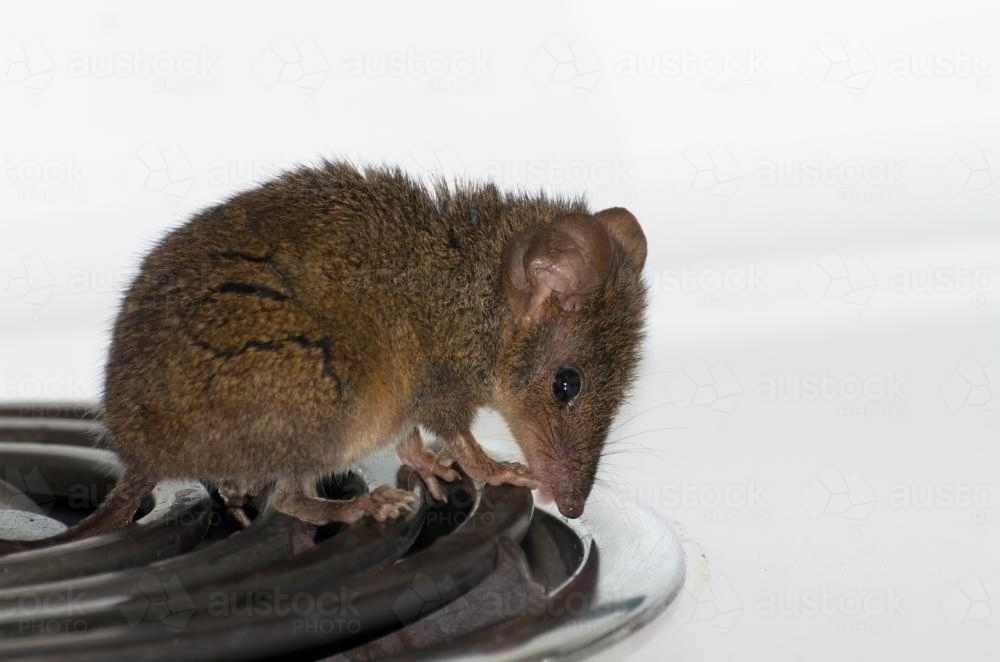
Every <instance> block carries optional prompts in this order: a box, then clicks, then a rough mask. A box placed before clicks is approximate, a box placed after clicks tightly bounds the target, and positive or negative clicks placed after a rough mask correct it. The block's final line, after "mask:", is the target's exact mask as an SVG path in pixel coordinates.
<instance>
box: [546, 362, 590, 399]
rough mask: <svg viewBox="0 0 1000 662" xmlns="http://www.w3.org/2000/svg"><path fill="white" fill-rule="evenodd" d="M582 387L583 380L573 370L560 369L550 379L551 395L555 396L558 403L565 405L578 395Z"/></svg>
mask: <svg viewBox="0 0 1000 662" xmlns="http://www.w3.org/2000/svg"><path fill="white" fill-rule="evenodd" d="M582 385H583V379H582V378H581V377H580V373H578V372H577V371H576V370H574V369H573V368H560V369H559V372H557V373H556V376H555V377H553V378H552V395H554V396H556V400H558V401H559V402H562V403H563V404H567V403H569V402H572V401H573V400H574V399H575V398H576V396H578V395H580V387H581V386H582Z"/></svg>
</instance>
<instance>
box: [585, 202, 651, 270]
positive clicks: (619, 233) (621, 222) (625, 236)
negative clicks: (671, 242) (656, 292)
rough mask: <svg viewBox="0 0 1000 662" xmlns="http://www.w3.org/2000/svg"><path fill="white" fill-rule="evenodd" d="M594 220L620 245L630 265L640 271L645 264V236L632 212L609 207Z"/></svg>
mask: <svg viewBox="0 0 1000 662" xmlns="http://www.w3.org/2000/svg"><path fill="white" fill-rule="evenodd" d="M595 218H596V219H597V220H598V221H600V222H601V224H602V225H603V226H604V228H605V229H606V230H607V231H608V234H610V235H611V236H612V237H614V238H615V240H616V241H617V242H618V243H619V244H621V245H622V247H623V248H624V249H625V253H626V254H627V255H628V256H629V261H630V262H631V263H632V265H633V266H635V268H636V269H638V270H639V271H642V266H643V265H644V264H646V235H645V234H643V232H642V228H641V227H639V221H638V220H636V218H635V216H633V215H632V212H630V211H629V210H627V209H625V208H624V207H611V208H610V209H605V210H604V211H602V212H599V213H598V214H596V215H595Z"/></svg>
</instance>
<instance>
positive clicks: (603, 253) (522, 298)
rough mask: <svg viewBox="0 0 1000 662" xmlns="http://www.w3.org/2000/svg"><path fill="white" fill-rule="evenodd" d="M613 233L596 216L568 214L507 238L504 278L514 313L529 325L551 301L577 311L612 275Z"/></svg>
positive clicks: (523, 326) (521, 325) (524, 325)
mask: <svg viewBox="0 0 1000 662" xmlns="http://www.w3.org/2000/svg"><path fill="white" fill-rule="evenodd" d="M610 260H611V238H610V236H609V234H608V231H607V229H606V228H605V227H604V224H603V223H601V222H600V221H599V220H597V219H596V218H594V217H593V216H586V215H583V214H570V215H567V216H562V217H560V218H557V219H556V220H554V221H553V222H551V223H549V224H547V225H542V226H539V227H536V228H532V229H529V230H525V231H524V232H522V233H521V234H519V235H516V236H515V237H513V238H512V239H511V240H510V241H509V242H508V244H507V249H506V252H505V254H504V263H503V270H504V272H503V283H504V291H505V293H506V295H507V301H508V303H509V304H510V306H511V309H512V311H513V313H514V319H515V320H516V321H517V324H518V326H520V327H521V328H522V329H524V328H528V327H530V326H532V325H534V324H535V323H537V322H538V321H539V320H541V319H543V318H544V317H545V315H546V314H547V313H548V312H549V311H550V310H551V309H552V307H553V306H555V307H557V308H560V309H562V310H565V311H570V312H575V311H578V310H580V309H581V308H582V307H583V304H584V303H585V302H586V300H587V297H588V295H589V294H590V293H591V292H593V291H594V290H596V289H597V288H599V287H600V286H601V284H602V283H603V282H604V279H605V278H607V276H608V271H609V268H610V264H609V262H610Z"/></svg>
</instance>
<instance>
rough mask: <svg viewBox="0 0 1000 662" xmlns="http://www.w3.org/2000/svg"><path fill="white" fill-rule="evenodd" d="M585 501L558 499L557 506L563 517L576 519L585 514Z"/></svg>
mask: <svg viewBox="0 0 1000 662" xmlns="http://www.w3.org/2000/svg"><path fill="white" fill-rule="evenodd" d="M584 502H585V500H584V499H572V498H570V499H556V506H557V507H558V508H559V512H560V513H562V516H563V517H566V518H567V519H576V518H578V517H579V516H580V515H582V514H583V505H584Z"/></svg>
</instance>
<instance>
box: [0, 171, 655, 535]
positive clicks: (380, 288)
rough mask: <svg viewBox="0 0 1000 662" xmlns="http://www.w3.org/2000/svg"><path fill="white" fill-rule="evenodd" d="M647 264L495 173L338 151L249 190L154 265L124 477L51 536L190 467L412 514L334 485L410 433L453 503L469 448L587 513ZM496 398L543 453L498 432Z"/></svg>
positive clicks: (119, 512) (136, 318)
mask: <svg viewBox="0 0 1000 662" xmlns="http://www.w3.org/2000/svg"><path fill="white" fill-rule="evenodd" d="M645 259H646V239H645V236H644V235H643V232H642V230H641V229H640V227H639V224H638V222H637V221H636V219H635V217H634V216H633V215H632V214H631V213H629V212H628V211H626V210H625V209H621V208H613V209H606V210H604V211H601V212H599V213H591V212H590V211H589V210H588V209H587V206H586V205H585V204H584V202H582V201H580V200H575V201H574V200H563V199H553V198H551V197H547V196H545V195H541V194H539V195H528V194H523V193H516V194H512V193H504V192H501V191H500V190H498V188H497V187H496V186H494V185H493V184H489V183H482V184H470V183H465V184H462V183H457V184H452V185H450V186H449V185H447V184H445V183H443V182H441V183H438V184H436V185H434V186H431V187H427V186H424V185H422V184H421V183H419V182H418V181H416V180H414V179H413V178H410V177H408V176H407V175H405V174H404V173H403V172H401V171H400V170H398V169H393V168H384V167H369V168H362V169H359V168H356V167H354V166H353V165H351V164H349V163H345V162H325V163H324V164H322V165H321V166H319V167H303V168H300V169H297V170H294V171H292V172H289V173H286V174H284V175H282V176H280V177H278V178H277V179H275V180H273V181H270V182H268V183H265V184H263V185H261V186H259V187H257V188H254V189H252V190H249V191H246V192H244V193H240V194H238V195H236V196H234V197H232V198H231V199H229V200H228V201H226V202H224V203H222V204H219V205H217V206H214V207H212V208H210V209H207V210H206V211H203V212H201V213H199V214H197V215H196V216H195V217H194V218H192V219H191V220H190V221H189V222H188V223H186V224H185V225H183V226H182V227H180V228H178V229H176V230H174V231H173V232H171V233H170V234H168V235H167V236H166V237H165V238H164V239H163V240H162V241H160V242H159V244H158V245H157V246H156V247H155V248H154V249H153V250H152V252H151V253H150V254H149V255H148V256H147V257H146V258H145V260H144V262H143V264H142V268H141V271H140V273H139V275H138V277H137V279H136V280H135V282H134V283H133V284H132V286H131V289H130V290H129V292H128V293H127V295H126V296H125V299H124V302H123V304H122V307H121V311H120V313H119V315H118V318H117V322H116V323H115V327H114V332H113V338H112V344H111V349H110V353H109V356H108V359H107V367H106V383H105V389H104V422H105V424H106V429H107V435H106V438H105V440H104V441H105V442H106V445H107V446H109V447H110V448H111V449H112V450H114V451H115V452H116V453H117V454H118V456H119V458H120V459H121V461H122V464H123V466H124V469H125V473H124V476H123V478H122V479H121V480H119V481H118V484H117V485H116V486H115V487H114V489H113V490H112V491H111V492H110V493H109V495H108V497H107V498H106V499H105V500H104V501H103V502H102V504H101V505H100V506H99V507H98V508H97V510H95V511H94V512H93V513H92V514H91V515H89V516H88V517H87V518H85V519H84V520H83V521H82V522H81V523H80V524H78V525H77V526H75V527H73V528H72V529H70V530H68V531H67V532H66V533H64V534H61V535H60V536H57V537H56V538H50V539H48V540H43V541H37V542H38V543H40V544H51V543H52V542H56V541H64V540H70V539H77V538H81V537H86V536H89V535H94V534H96V533H100V532H104V531H107V530H110V529H112V528H115V527H118V526H123V525H125V524H127V523H128V522H129V521H130V519H131V517H132V515H133V514H134V512H135V510H136V509H137V508H138V506H139V504H140V503H141V501H142V499H143V498H144V497H145V496H146V495H147V494H148V493H149V490H150V489H151V487H152V485H154V484H155V483H156V482H157V481H160V480H165V479H176V478H190V479H200V480H203V481H205V482H207V483H209V484H210V485H214V486H215V487H218V488H219V491H220V494H221V495H222V496H223V498H224V499H225V500H226V501H227V503H228V504H230V505H231V506H233V507H234V508H237V509H238V506H239V504H240V503H241V500H242V499H243V498H244V497H246V496H248V495H253V494H255V493H256V492H257V491H258V490H259V489H261V488H262V487H264V486H266V485H268V484H274V495H275V496H274V499H275V501H274V505H275V507H276V509H277V510H278V511H280V512H284V513H287V514H289V515H292V516H295V517H297V518H299V519H301V520H303V521H306V522H310V523H313V524H317V525H322V524H326V523H329V522H353V521H356V520H357V519H359V518H361V517H363V516H365V515H370V516H372V517H375V518H376V519H379V520H384V519H386V518H389V517H395V516H398V515H400V514H401V513H402V512H404V511H405V510H406V509H408V508H411V507H413V506H414V505H415V499H416V497H415V495H414V493H412V492H410V491H407V490H402V489H396V488H392V487H388V486H383V487H380V488H378V489H376V490H375V491H373V492H371V493H368V494H363V495H360V496H357V497H355V498H352V499H350V500H342V501H336V500H330V499H325V498H321V497H320V496H319V495H318V493H317V490H316V481H317V479H318V478H319V477H321V476H324V475H327V474H331V473H336V472H346V471H347V470H349V469H350V468H351V467H352V466H354V465H355V464H356V463H358V462H360V461H362V460H364V459H365V458H366V457H368V456H370V455H371V454H372V453H374V452H375V451H376V450H378V449H380V448H382V447H386V446H388V445H390V444H395V445H396V448H397V452H398V453H399V455H400V457H401V458H402V460H403V461H404V463H405V464H407V465H409V466H411V467H412V468H413V469H414V470H415V471H416V472H417V473H418V474H419V475H420V476H421V477H422V478H423V479H424V481H425V483H426V484H427V487H428V490H429V491H430V492H431V494H432V495H434V496H435V497H436V498H443V490H442V488H441V485H440V483H439V482H438V480H439V479H442V480H446V481H451V480H455V479H456V478H457V477H458V475H457V473H456V472H455V470H454V469H453V468H452V464H453V462H456V461H457V463H458V464H459V465H460V466H461V468H462V469H463V470H464V471H465V472H467V473H468V474H469V475H470V476H471V477H472V478H474V479H476V480H481V481H485V482H487V483H489V484H500V483H512V484H515V485H522V486H525V487H529V488H540V489H541V496H542V497H543V500H544V499H547V498H550V499H554V500H555V502H556V505H557V506H558V508H559V510H560V512H562V514H563V515H565V516H567V517H578V516H579V515H580V514H581V513H582V512H583V507H584V503H585V501H586V499H587V496H588V495H589V493H590V490H591V486H592V485H593V482H594V477H595V474H596V472H597V467H598V462H599V460H600V458H601V455H602V451H603V448H604V444H605V441H606V437H607V434H608V431H609V427H610V424H611V422H612V419H613V418H614V416H615V415H616V413H617V412H618V409H619V407H620V405H621V403H622V401H623V398H624V397H625V395H626V392H627V390H628V388H629V386H630V384H631V382H632V381H633V379H634V376H635V370H636V365H637V362H638V358H639V350H640V345H641V341H642V338H643V329H644V316H645V310H646V286H645V284H644V282H643V280H642V276H641V272H642V268H643V264H644V262H645ZM482 407H490V408H493V409H495V410H496V411H498V412H499V413H500V414H501V415H502V416H503V417H504V419H505V420H506V422H507V424H508V426H509V427H510V429H511V432H512V433H513V436H514V439H515V440H516V441H517V443H518V444H519V446H520V448H521V449H522V451H523V452H524V455H525V457H526V458H527V460H528V464H529V466H530V469H529V468H528V467H525V466H523V465H521V464H519V463H514V462H497V461H495V460H493V459H491V458H490V457H489V456H488V455H487V454H486V453H485V452H484V451H483V449H482V448H481V447H480V446H479V445H478V443H477V442H476V440H475V439H474V438H473V436H472V434H471V433H470V429H471V427H472V423H473V420H474V418H475V416H476V413H477V411H478V410H479V409H480V408H482ZM420 427H422V428H423V429H424V430H426V431H428V432H430V433H432V434H433V435H434V436H436V437H437V438H439V439H440V441H441V443H442V451H441V452H439V453H432V452H431V451H430V450H428V449H427V448H426V447H425V446H424V443H423V440H422V438H421V433H420V431H419V428H420ZM7 545H8V546H9V543H7ZM19 545H20V546H18V544H15V546H14V548H16V549H26V548H30V547H32V546H33V545H32V543H21V544H19ZM14 548H9V547H8V549H7V550H6V551H13V549H14Z"/></svg>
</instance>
